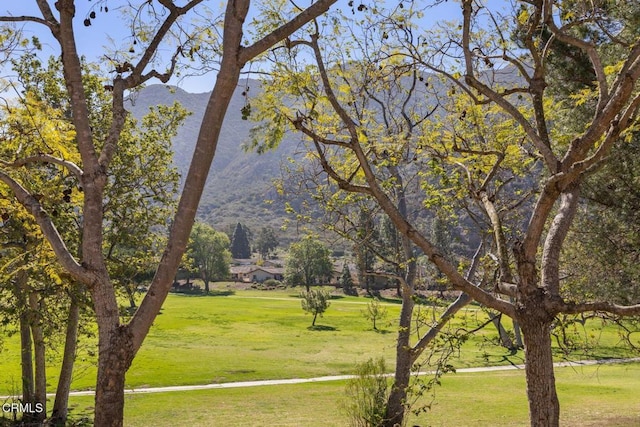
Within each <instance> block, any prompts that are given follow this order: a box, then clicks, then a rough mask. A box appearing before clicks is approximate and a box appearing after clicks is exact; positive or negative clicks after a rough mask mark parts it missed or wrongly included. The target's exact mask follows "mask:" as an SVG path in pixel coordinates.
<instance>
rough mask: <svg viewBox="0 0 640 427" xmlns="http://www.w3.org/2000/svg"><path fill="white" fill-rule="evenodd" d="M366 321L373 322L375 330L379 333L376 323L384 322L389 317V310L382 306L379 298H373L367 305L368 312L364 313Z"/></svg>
mask: <svg viewBox="0 0 640 427" xmlns="http://www.w3.org/2000/svg"><path fill="white" fill-rule="evenodd" d="M362 314H363V315H364V317H365V319H367V320H371V322H372V323H373V330H374V331H377V330H378V328H377V327H376V321H377V320H382V319H384V318H385V317H387V309H386V308H384V307H383V306H382V305H380V300H379V299H378V298H372V299H371V301H369V304H367V310H366V311H363V312H362Z"/></svg>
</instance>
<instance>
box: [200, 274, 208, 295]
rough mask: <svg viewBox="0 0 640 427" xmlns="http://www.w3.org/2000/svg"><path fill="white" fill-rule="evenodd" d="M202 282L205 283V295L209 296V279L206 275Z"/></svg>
mask: <svg viewBox="0 0 640 427" xmlns="http://www.w3.org/2000/svg"><path fill="white" fill-rule="evenodd" d="M202 281H203V282H204V293H205V294H207V295H209V278H208V277H207V276H206V275H204V276H203V277H202Z"/></svg>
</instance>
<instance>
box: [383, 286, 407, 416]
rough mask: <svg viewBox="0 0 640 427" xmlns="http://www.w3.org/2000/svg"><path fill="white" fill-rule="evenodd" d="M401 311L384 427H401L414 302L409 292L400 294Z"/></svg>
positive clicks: (405, 394)
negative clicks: (394, 363)
mask: <svg viewBox="0 0 640 427" xmlns="http://www.w3.org/2000/svg"><path fill="white" fill-rule="evenodd" d="M402 294H403V295H402V311H401V312H400V322H399V323H400V327H399V331H398V341H397V343H396V372H395V376H394V381H393V386H392V387H391V393H389V398H388V399H387V413H386V414H385V419H384V423H383V426H384V427H393V426H395V425H403V424H402V423H403V420H404V411H405V403H406V400H407V389H408V387H409V381H410V379H411V365H412V363H413V360H412V355H411V346H410V342H409V340H410V337H411V318H412V316H413V306H414V302H413V299H412V298H411V295H410V294H409V292H406V291H405V292H403V293H402Z"/></svg>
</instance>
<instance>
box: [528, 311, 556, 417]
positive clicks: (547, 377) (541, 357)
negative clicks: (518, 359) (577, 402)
mask: <svg viewBox="0 0 640 427" xmlns="http://www.w3.org/2000/svg"><path fill="white" fill-rule="evenodd" d="M538 310H541V308H540V309H538ZM536 317H537V316H525V317H524V318H522V319H520V326H521V327H522V333H523V335H524V348H525V362H526V363H525V372H526V376H527V397H528V399H529V416H530V420H531V426H532V427H557V426H558V425H559V419H560V403H559V401H558V395H557V394H556V385H555V375H554V372H553V354H552V352H551V334H550V330H551V322H552V320H553V319H545V320H539V319H536Z"/></svg>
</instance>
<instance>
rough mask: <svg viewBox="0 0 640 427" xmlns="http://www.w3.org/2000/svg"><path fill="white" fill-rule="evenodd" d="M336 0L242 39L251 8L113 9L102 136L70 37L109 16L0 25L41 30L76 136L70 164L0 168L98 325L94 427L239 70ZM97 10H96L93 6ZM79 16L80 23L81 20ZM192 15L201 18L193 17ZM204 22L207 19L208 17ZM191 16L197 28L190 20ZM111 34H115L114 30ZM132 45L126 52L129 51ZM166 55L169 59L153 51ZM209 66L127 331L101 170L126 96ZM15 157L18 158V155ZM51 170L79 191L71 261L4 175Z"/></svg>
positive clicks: (40, 6) (64, 10) (162, 290)
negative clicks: (208, 87) (191, 144)
mask: <svg viewBox="0 0 640 427" xmlns="http://www.w3.org/2000/svg"><path fill="white" fill-rule="evenodd" d="M334 1H335V0H320V1H318V2H316V3H314V4H313V5H311V6H310V7H309V8H307V9H304V10H302V9H300V8H297V7H295V6H291V7H290V8H284V7H283V8H282V9H281V13H279V14H277V15H276V18H275V20H274V21H272V22H270V25H269V26H260V25H256V26H255V31H253V32H252V33H251V34H249V33H245V20H246V18H247V14H248V11H249V6H250V1H249V0H240V1H233V2H228V3H227V4H226V5H225V6H224V12H223V14H222V15H221V16H222V18H220V19H219V20H218V19H216V18H202V17H206V16H207V12H206V11H205V10H201V8H202V7H203V5H204V2H203V1H202V0H190V1H185V2H181V3H176V2H173V1H170V0H156V1H140V2H133V3H128V4H126V5H123V6H122V8H123V9H122V10H123V11H124V12H126V13H125V14H124V19H125V20H127V21H126V22H124V25H125V26H127V27H130V28H132V36H131V38H130V39H128V40H125V41H124V43H123V44H122V45H120V44H117V43H116V46H115V50H113V49H111V50H109V51H105V55H104V64H103V67H104V69H105V72H109V73H110V74H109V76H110V81H109V82H108V83H107V84H105V88H106V89H107V90H109V91H110V95H111V98H110V99H111V103H110V105H109V107H108V108H107V109H106V110H105V111H102V112H101V117H102V119H103V120H104V122H105V123H107V126H106V129H107V131H106V133H104V134H103V133H95V132H94V129H93V128H92V124H91V116H92V114H96V111H92V109H91V107H92V104H91V99H90V98H89V97H88V95H87V92H86V87H85V83H84V81H83V75H84V74H85V72H84V70H83V68H82V63H81V56H82V52H80V51H79V50H78V44H77V41H76V38H77V31H78V30H77V29H78V28H81V26H82V25H84V26H85V27H87V26H90V25H91V21H92V20H94V19H109V20H111V19H113V18H111V16H112V15H113V14H108V13H107V12H108V8H107V7H103V8H100V9H98V8H97V6H98V4H96V5H95V6H93V5H92V4H89V5H88V6H89V7H90V8H95V10H90V11H89V10H86V9H85V6H87V2H84V1H81V0H60V1H58V2H56V3H55V5H54V7H52V5H51V4H50V3H48V2H46V1H41V0H36V1H34V2H33V3H34V4H35V6H36V10H37V13H35V14H34V15H26V16H23V15H14V14H12V13H11V10H10V8H9V11H8V12H7V13H4V14H3V15H2V16H0V22H4V23H20V24H21V25H25V26H26V25H40V26H41V27H42V28H43V29H46V30H47V31H49V32H50V33H51V36H52V44H53V45H54V46H55V48H56V49H58V52H59V53H60V55H61V60H62V70H63V75H64V80H65V91H66V92H67V94H68V96H69V99H70V113H71V114H70V117H71V122H72V125H73V128H74V131H75V146H76V149H77V152H78V153H79V158H80V161H79V162H73V161H70V160H69V159H67V158H66V157H65V156H61V155H60V153H56V152H54V151H52V150H46V151H43V152H42V153H35V154H33V155H29V156H24V157H19V158H16V159H14V160H13V161H12V162H11V164H10V165H3V166H2V168H1V169H0V181H2V182H3V183H4V184H5V185H6V186H7V187H9V189H10V190H11V192H12V193H13V195H14V196H15V198H16V203H20V204H21V205H22V206H24V207H25V209H26V210H27V211H28V212H29V213H30V214H31V215H32V216H33V217H34V219H35V221H36V223H37V224H38V226H39V227H40V229H41V230H42V233H43V235H44V236H45V238H46V239H47V241H48V242H49V244H50V245H51V247H52V249H53V251H54V253H55V255H56V258H57V259H58V262H59V263H60V265H61V266H62V267H63V268H64V270H65V271H66V273H67V274H69V275H70V276H71V277H72V278H73V279H74V280H76V281H78V282H79V283H82V284H83V285H84V286H86V287H87V289H88V290H89V292H90V294H91V298H92V303H93V307H94V309H95V313H96V321H97V325H98V347H99V357H98V378H97V384H96V397H95V419H94V422H95V424H96V425H100V426H107V425H115V426H119V425H122V422H123V421H122V420H123V407H124V381H125V380H124V379H125V373H126V371H127V369H128V368H129V367H130V366H131V362H132V361H133V358H134V357H135V355H136V353H137V351H138V350H139V349H140V346H141V345H142V342H143V340H144V338H145V336H146V335H147V333H148V331H149V328H150V327H151V325H152V323H153V320H154V318H155V316H156V315H157V314H158V312H159V310H160V308H161V306H162V303H163V302H164V300H165V298H166V296H167V294H168V292H169V289H170V287H171V283H172V279H173V277H174V275H175V272H176V270H177V268H178V265H179V264H180V260H181V259H182V255H183V253H184V251H185V249H186V246H187V243H188V238H189V234H190V231H191V226H192V225H193V222H194V218H195V213H196V209H197V206H198V203H199V200H200V196H201V194H202V190H203V188H204V184H205V182H206V178H207V174H208V171H209V167H210V165H211V162H212V159H213V156H214V154H215V151H216V143H217V140H218V136H219V133H220V127H221V123H222V121H223V119H224V116H225V113H226V110H227V107H228V105H229V100H230V99H231V96H232V94H233V92H234V90H235V88H236V85H237V83H238V80H239V76H240V72H241V70H242V69H243V67H244V66H245V65H246V64H247V62H249V61H251V60H252V59H254V58H256V57H257V56H258V55H260V54H262V53H263V52H265V51H266V50H267V49H270V48H271V47H273V46H275V45H276V44H277V43H279V42H280V41H282V40H283V39H285V38H286V37H288V36H290V35H291V34H292V33H294V32H295V31H296V30H298V29H299V28H301V27H302V26H303V25H304V24H306V23H307V22H309V20H311V19H313V18H315V17H317V16H319V15H321V14H322V13H324V12H326V11H327V9H328V8H329V7H330V6H331V5H332V4H333V3H334ZM100 5H101V6H104V4H103V3H100ZM83 10H86V14H85V13H82V11H83ZM199 10H200V12H201V13H197V12H198V11H199ZM209 16H216V15H214V14H211V15H209ZM194 17H198V19H202V20H203V21H204V22H200V24H202V27H199V28H198V22H197V21H189V19H190V18H191V19H193V18H194ZM114 25H122V24H120V23H114ZM134 46H135V47H134ZM165 49H167V50H168V51H169V52H171V53H170V54H169V55H168V57H162V56H161V55H160V53H159V52H161V51H165ZM191 58H194V61H195V60H197V59H200V58H205V59H206V58H215V59H216V61H217V63H218V64H219V65H218V66H217V67H215V68H216V69H217V71H218V72H217V79H216V81H215V85H213V91H212V93H211V97H210V100H209V103H208V105H207V108H206V110H205V113H204V118H203V121H202V124H201V128H200V132H199V136H198V140H197V143H196V148H195V152H194V156H193V160H192V163H191V166H190V169H189V172H188V174H187V176H186V177H185V181H184V189H183V192H182V195H181V197H180V201H179V204H178V207H177V211H176V214H175V217H174V220H173V222H172V223H171V224H172V225H171V229H170V232H169V237H168V241H167V245H166V247H165V250H164V252H163V254H162V257H161V259H160V261H159V263H158V267H157V270H156V273H155V276H154V278H153V280H152V282H151V284H150V286H149V291H148V292H147V294H146V295H145V297H144V299H143V300H142V302H141V303H140V305H139V307H138V309H137V311H136V313H135V314H134V315H133V316H132V317H131V319H130V320H129V321H128V322H123V321H121V319H120V317H119V310H118V302H117V298H116V290H115V287H114V283H113V280H112V277H111V275H110V273H109V270H108V267H107V263H106V257H105V253H104V230H105V226H106V225H107V223H106V219H105V215H104V211H103V208H104V204H105V203H106V202H107V199H106V195H105V189H106V186H107V185H108V171H109V170H110V168H111V167H112V164H113V159H114V156H115V155H116V153H117V152H118V150H119V149H120V142H121V135H122V131H123V129H124V127H125V123H126V117H127V112H126V110H125V104H124V103H125V94H126V93H127V92H129V91H132V90H135V89H137V88H139V87H141V85H143V84H145V83H146V82H149V81H153V80H159V81H161V82H167V81H168V80H169V78H170V77H171V75H172V74H173V73H174V71H175V69H176V66H178V65H179V63H180V61H183V60H186V61H189V60H190V59H191ZM18 154H19V153H18ZM43 164H44V165H49V166H46V167H52V166H51V165H54V166H55V167H56V168H58V169H59V170H60V171H61V173H63V174H66V175H70V176H71V177H72V179H74V180H75V182H76V185H77V186H78V187H79V188H82V203H81V208H80V210H81V214H82V217H83V222H82V225H81V227H80V228H79V230H78V235H79V236H78V241H79V242H80V251H79V253H73V252H71V251H70V250H69V247H68V245H67V242H66V241H65V239H64V237H63V235H62V234H61V233H60V230H58V228H57V227H56V224H55V223H54V221H53V220H52V215H51V213H52V212H51V210H50V209H47V207H46V206H44V205H43V204H41V203H40V201H39V200H38V198H37V197H35V195H34V194H33V193H32V192H31V191H29V188H28V186H25V183H24V182H23V181H22V180H21V179H19V177H16V176H15V175H14V174H12V172H11V171H12V170H16V169H22V170H25V171H28V170H29V169H31V168H36V167H38V166H42V165H43Z"/></svg>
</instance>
